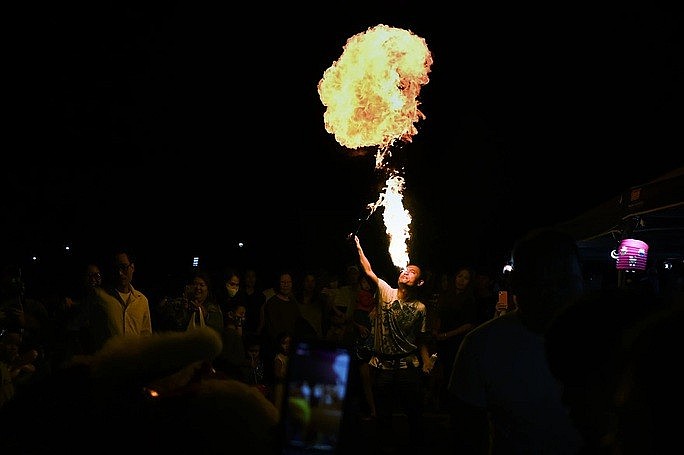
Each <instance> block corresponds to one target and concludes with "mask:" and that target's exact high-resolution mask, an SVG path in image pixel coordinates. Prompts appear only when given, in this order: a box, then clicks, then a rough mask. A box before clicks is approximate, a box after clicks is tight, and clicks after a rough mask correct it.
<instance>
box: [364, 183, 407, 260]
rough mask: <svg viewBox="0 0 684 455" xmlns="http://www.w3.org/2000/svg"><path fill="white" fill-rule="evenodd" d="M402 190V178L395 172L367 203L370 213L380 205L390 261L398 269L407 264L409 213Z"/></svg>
mask: <svg viewBox="0 0 684 455" xmlns="http://www.w3.org/2000/svg"><path fill="white" fill-rule="evenodd" d="M403 191H404V178H403V177H402V176H400V175H398V174H396V173H394V174H392V175H390V177H389V178H388V179H387V182H386V186H385V188H384V192H381V193H380V197H379V198H378V200H377V201H376V202H375V203H373V204H369V205H368V207H369V208H370V209H371V213H373V212H374V211H375V209H376V208H378V207H380V206H382V207H384V211H383V220H384V222H385V229H386V232H387V234H388V235H389V238H390V244H389V253H390V257H391V258H392V263H393V264H394V265H395V266H397V267H399V268H400V269H402V270H403V269H405V268H406V266H407V265H408V264H409V254H408V246H407V242H408V239H409V238H410V232H411V231H410V225H411V214H410V213H409V212H408V210H406V209H405V208H404V205H403V203H402V200H403V199H404V196H403Z"/></svg>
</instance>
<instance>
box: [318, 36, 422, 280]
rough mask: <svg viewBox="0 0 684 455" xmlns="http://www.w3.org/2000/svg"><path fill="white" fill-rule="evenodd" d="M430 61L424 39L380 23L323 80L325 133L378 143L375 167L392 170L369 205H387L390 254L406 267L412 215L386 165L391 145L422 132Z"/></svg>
mask: <svg viewBox="0 0 684 455" xmlns="http://www.w3.org/2000/svg"><path fill="white" fill-rule="evenodd" d="M431 65H432V55H431V53H430V51H429V50H428V48H427V45H426V43H425V40H424V39H423V38H420V37H419V36H416V35H415V34H413V33H412V32H410V31H408V30H403V29H400V28H393V27H388V26H386V25H383V24H380V25H377V26H375V27H371V28H369V29H368V30H367V31H366V32H364V33H359V34H357V35H354V36H352V37H351V38H349V39H348V40H347V42H346V44H345V46H344V52H343V53H342V56H341V57H340V59H339V60H337V61H336V62H334V63H333V65H332V66H331V67H330V68H328V69H327V70H325V72H324V74H323V78H322V79H321V80H320V81H319V83H318V94H319V96H320V99H321V102H322V103H323V104H324V105H325V106H326V108H327V109H326V111H325V113H324V116H323V119H324V124H325V129H326V131H327V132H329V133H331V134H334V135H335V139H336V140H337V142H338V143H339V144H341V145H343V146H345V147H347V148H350V149H358V148H362V147H369V146H374V147H377V148H378V151H377V154H376V159H375V168H376V169H381V168H383V167H387V168H389V171H390V172H389V178H388V179H387V182H386V185H385V188H384V192H381V194H380V196H379V198H378V200H377V201H376V202H375V203H373V204H369V205H368V207H369V208H370V209H371V213H373V212H374V211H375V209H376V208H378V207H380V206H382V207H383V208H384V216H383V219H384V222H385V227H386V231H387V233H388V235H389V238H390V246H389V253H390V256H391V257H392V262H393V263H394V265H395V266H397V267H399V268H402V269H403V268H405V267H406V266H407V265H408V263H409V255H408V247H407V242H408V240H409V238H410V224H411V215H410V214H409V212H408V211H407V210H406V209H404V207H403V204H402V200H403V194H402V192H403V190H404V179H403V177H401V176H400V175H399V174H398V172H397V171H396V170H394V169H392V168H391V167H390V166H389V165H388V164H387V163H388V160H389V158H390V156H391V151H390V147H391V146H392V145H393V144H394V143H395V142H396V141H397V140H401V141H403V142H411V141H412V137H413V136H414V135H415V134H416V133H417V132H418V130H417V129H416V127H415V125H414V123H415V122H417V121H418V120H422V119H425V115H424V114H423V113H422V112H421V111H420V110H419V109H418V106H419V104H420V103H419V102H418V99H417V98H418V95H419V94H420V90H421V87H422V86H423V85H425V84H427V83H428V82H429V79H428V73H429V72H430V67H431ZM369 216H370V215H369ZM357 230H358V229H357Z"/></svg>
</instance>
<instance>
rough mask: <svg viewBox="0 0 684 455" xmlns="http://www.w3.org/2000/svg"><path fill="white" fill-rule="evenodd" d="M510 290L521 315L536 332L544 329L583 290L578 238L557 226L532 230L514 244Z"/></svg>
mask: <svg viewBox="0 0 684 455" xmlns="http://www.w3.org/2000/svg"><path fill="white" fill-rule="evenodd" d="M512 260H513V270H512V272H511V275H510V283H511V291H512V293H513V295H514V296H515V298H516V303H517V305H518V308H519V310H520V317H521V319H522V320H523V322H525V324H526V325H527V326H528V327H529V328H530V329H531V330H533V331H536V332H544V331H545V330H546V328H547V327H548V325H549V324H550V323H551V321H552V320H553V318H554V316H555V315H556V314H557V313H558V311H560V310H561V309H562V308H563V307H564V306H565V305H567V304H568V303H570V302H572V301H573V300H574V299H575V298H576V297H578V296H579V295H580V294H581V293H582V290H583V286H582V271H581V267H580V259H579V253H578V249H577V244H576V243H575V240H574V239H573V238H572V236H570V235H569V234H568V233H566V232H563V231H560V230H557V229H554V228H540V229H536V230H533V231H530V232H529V233H528V234H527V235H526V236H524V237H522V238H520V239H519V240H517V241H516V243H515V245H514V247H513V254H512Z"/></svg>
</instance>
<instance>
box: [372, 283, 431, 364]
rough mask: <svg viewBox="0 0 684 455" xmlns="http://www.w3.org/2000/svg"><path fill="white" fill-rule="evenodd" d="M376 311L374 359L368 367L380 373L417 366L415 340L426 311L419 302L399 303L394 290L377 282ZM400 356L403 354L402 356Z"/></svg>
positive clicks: (416, 343)
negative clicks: (377, 298)
mask: <svg viewBox="0 0 684 455" xmlns="http://www.w3.org/2000/svg"><path fill="white" fill-rule="evenodd" d="M378 293H379V296H380V298H379V302H378V311H377V315H376V319H375V324H374V325H373V337H374V344H375V353H376V354H375V355H373V356H372V357H371V359H370V362H369V363H370V365H372V366H374V367H378V368H380V369H383V370H393V369H398V368H408V366H409V365H412V366H414V367H419V366H420V359H419V358H418V355H417V354H418V347H419V346H418V339H419V337H420V336H421V335H423V334H425V332H426V330H427V327H426V324H427V317H426V315H427V309H426V307H425V304H423V302H421V301H419V300H411V301H401V300H399V299H398V298H397V294H398V289H395V288H393V287H391V286H390V285H389V284H387V282H385V281H384V280H382V279H378ZM402 354H405V355H404V356H402Z"/></svg>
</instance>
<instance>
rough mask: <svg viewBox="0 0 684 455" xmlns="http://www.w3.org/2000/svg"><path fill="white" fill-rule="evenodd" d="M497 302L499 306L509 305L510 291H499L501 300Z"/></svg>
mask: <svg viewBox="0 0 684 455" xmlns="http://www.w3.org/2000/svg"><path fill="white" fill-rule="evenodd" d="M496 303H497V306H499V305H501V306H505V307H508V291H499V300H498V301H497V302H496Z"/></svg>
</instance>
